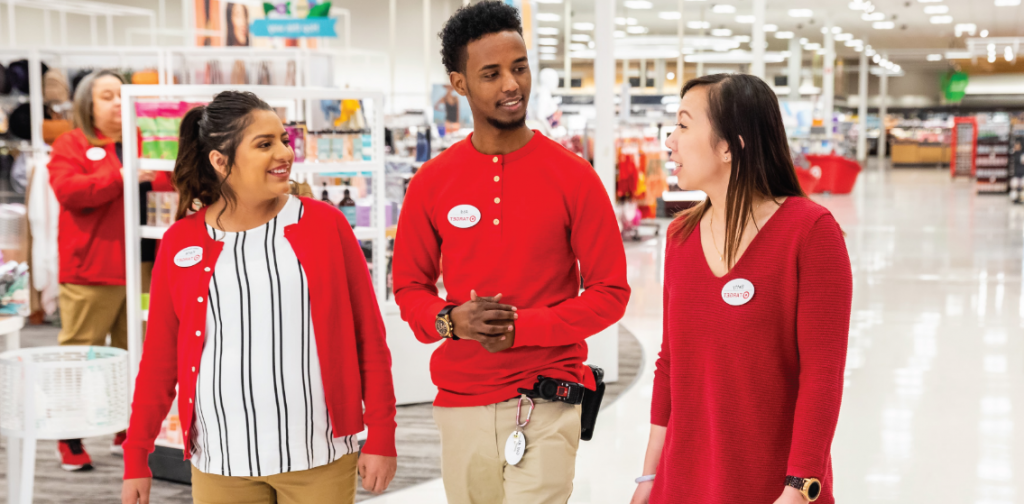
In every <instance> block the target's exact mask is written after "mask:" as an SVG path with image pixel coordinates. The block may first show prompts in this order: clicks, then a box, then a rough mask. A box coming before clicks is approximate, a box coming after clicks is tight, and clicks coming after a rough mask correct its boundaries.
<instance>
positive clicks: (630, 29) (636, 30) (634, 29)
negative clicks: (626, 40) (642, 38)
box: [626, 26, 647, 35]
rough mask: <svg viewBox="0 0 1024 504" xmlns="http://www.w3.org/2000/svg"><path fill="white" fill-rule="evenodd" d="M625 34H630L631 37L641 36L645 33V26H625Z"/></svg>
mask: <svg viewBox="0 0 1024 504" xmlns="http://www.w3.org/2000/svg"><path fill="white" fill-rule="evenodd" d="M626 33H632V34H633V35H642V34H644V33H647V27H645V26H627V27H626Z"/></svg>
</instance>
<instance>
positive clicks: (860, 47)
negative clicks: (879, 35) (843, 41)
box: [853, 46, 864, 52]
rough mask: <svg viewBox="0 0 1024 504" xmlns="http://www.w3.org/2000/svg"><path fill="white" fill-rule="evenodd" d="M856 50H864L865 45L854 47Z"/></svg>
mask: <svg viewBox="0 0 1024 504" xmlns="http://www.w3.org/2000/svg"><path fill="white" fill-rule="evenodd" d="M853 50H854V51H857V52H861V51H863V50H864V46H857V47H854V48H853Z"/></svg>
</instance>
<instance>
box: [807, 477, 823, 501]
mask: <svg viewBox="0 0 1024 504" xmlns="http://www.w3.org/2000/svg"><path fill="white" fill-rule="evenodd" d="M819 494H821V483H818V482H817V481H814V482H811V485H810V486H809V487H807V497H808V498H809V499H811V500H815V499H817V498H818V495H819Z"/></svg>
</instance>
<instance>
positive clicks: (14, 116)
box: [9, 103, 32, 140]
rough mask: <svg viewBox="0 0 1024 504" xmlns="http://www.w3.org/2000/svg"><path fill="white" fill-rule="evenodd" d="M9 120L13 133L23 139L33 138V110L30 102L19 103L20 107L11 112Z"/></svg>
mask: <svg viewBox="0 0 1024 504" xmlns="http://www.w3.org/2000/svg"><path fill="white" fill-rule="evenodd" d="M9 120H10V131H11V134H12V135H14V136H16V137H18V138H20V139H22V140H31V139H32V110H31V108H30V107H29V104H27V103H22V104H21V105H18V108H16V109H14V112H11V115H10V119H9Z"/></svg>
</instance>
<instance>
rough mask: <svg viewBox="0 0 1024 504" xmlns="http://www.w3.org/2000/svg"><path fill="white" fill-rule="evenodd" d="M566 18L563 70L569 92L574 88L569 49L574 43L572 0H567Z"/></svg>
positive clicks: (566, 90)
mask: <svg viewBox="0 0 1024 504" xmlns="http://www.w3.org/2000/svg"><path fill="white" fill-rule="evenodd" d="M564 19H565V40H564V41H563V42H562V45H563V46H565V47H563V48H562V54H563V57H562V59H563V60H564V63H563V66H564V68H563V70H562V71H563V72H564V73H565V78H564V79H563V84H564V85H565V92H566V93H568V92H569V91H570V90H571V89H572V56H571V55H570V53H571V51H570V50H569V46H570V45H572V0H565V16H564Z"/></svg>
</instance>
